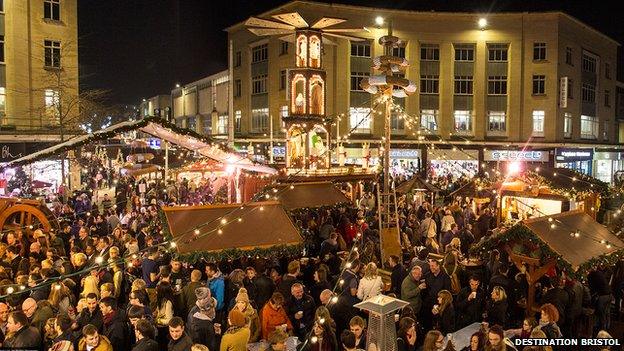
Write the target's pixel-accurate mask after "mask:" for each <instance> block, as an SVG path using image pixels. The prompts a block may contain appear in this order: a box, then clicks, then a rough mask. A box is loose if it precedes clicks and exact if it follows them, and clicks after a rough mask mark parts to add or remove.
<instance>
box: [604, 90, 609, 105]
mask: <svg viewBox="0 0 624 351" xmlns="http://www.w3.org/2000/svg"><path fill="white" fill-rule="evenodd" d="M604 105H605V107H611V92H609V91H608V90H605V92H604Z"/></svg>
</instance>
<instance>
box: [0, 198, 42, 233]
mask: <svg viewBox="0 0 624 351" xmlns="http://www.w3.org/2000/svg"><path fill="white" fill-rule="evenodd" d="M31 226H32V227H31ZM39 227H43V231H44V232H46V233H47V232H49V231H50V229H52V225H51V224H50V221H49V220H48V217H47V216H46V214H45V213H44V212H43V211H41V210H40V209H38V208H37V207H35V206H32V205H25V204H15V205H13V206H11V207H9V208H7V209H5V210H4V211H2V213H0V228H1V229H2V231H5V230H14V229H23V230H24V231H25V232H30V231H32V229H31V228H39Z"/></svg>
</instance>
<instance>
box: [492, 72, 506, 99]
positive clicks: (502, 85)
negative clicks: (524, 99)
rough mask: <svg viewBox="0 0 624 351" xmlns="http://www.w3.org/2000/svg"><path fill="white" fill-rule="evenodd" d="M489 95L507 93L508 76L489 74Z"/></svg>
mask: <svg viewBox="0 0 624 351" xmlns="http://www.w3.org/2000/svg"><path fill="white" fill-rule="evenodd" d="M488 95H507V77H506V76H489V77H488Z"/></svg>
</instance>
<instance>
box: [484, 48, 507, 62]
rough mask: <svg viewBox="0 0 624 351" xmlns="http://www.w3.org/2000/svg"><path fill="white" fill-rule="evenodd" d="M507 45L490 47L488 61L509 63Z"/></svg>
mask: <svg viewBox="0 0 624 351" xmlns="http://www.w3.org/2000/svg"><path fill="white" fill-rule="evenodd" d="M507 50H508V47H507V44H490V45H488V61H490V62H507Z"/></svg>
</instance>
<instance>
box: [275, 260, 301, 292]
mask: <svg viewBox="0 0 624 351" xmlns="http://www.w3.org/2000/svg"><path fill="white" fill-rule="evenodd" d="M299 274H301V263H299V261H291V262H290V263H288V273H286V274H284V277H283V278H282V282H281V283H280V284H279V286H278V287H277V290H278V291H279V292H281V293H282V295H284V296H290V288H291V287H292V286H293V284H295V283H301V282H300V281H299V278H298V277H299Z"/></svg>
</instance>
